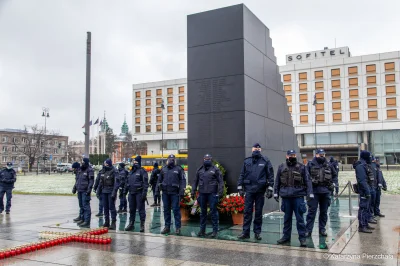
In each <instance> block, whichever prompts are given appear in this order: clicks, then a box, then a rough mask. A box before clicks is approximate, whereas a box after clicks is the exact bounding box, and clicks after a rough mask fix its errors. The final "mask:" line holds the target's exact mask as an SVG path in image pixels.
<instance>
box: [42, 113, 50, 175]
mask: <svg viewBox="0 0 400 266" xmlns="http://www.w3.org/2000/svg"><path fill="white" fill-rule="evenodd" d="M42 111H43V113H42V117H44V136H45V137H44V138H43V147H44V152H45V153H46V146H45V145H46V144H45V143H44V142H45V139H46V131H47V128H46V126H47V118H50V113H49V111H50V109H49V108H47V107H42ZM50 168H51V162H50ZM44 170H45V171H46V161H44ZM49 175H50V171H49Z"/></svg>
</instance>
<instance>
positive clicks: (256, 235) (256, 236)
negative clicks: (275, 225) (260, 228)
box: [254, 234, 262, 240]
mask: <svg viewBox="0 0 400 266" xmlns="http://www.w3.org/2000/svg"><path fill="white" fill-rule="evenodd" d="M254 238H255V239H256V240H261V239H262V237H261V235H260V234H255V235H254Z"/></svg>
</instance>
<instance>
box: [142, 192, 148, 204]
mask: <svg viewBox="0 0 400 266" xmlns="http://www.w3.org/2000/svg"><path fill="white" fill-rule="evenodd" d="M146 199H147V195H146V194H142V201H143V202H146Z"/></svg>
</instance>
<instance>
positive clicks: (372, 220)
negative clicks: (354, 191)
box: [368, 154, 379, 224]
mask: <svg viewBox="0 0 400 266" xmlns="http://www.w3.org/2000/svg"><path fill="white" fill-rule="evenodd" d="M370 168H371V170H372V173H373V175H374V176H373V180H370V182H368V184H369V185H370V187H371V188H370V192H371V199H370V202H369V212H370V214H371V215H370V217H369V220H368V223H372V224H376V223H377V220H376V219H375V218H374V217H375V203H376V190H377V189H378V187H379V186H378V166H377V165H376V161H375V157H374V156H373V155H372V154H371V164H370Z"/></svg>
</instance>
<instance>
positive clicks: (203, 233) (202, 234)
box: [197, 230, 206, 237]
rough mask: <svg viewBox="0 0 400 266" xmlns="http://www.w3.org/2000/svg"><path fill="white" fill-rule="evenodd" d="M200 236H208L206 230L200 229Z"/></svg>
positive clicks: (198, 234)
mask: <svg viewBox="0 0 400 266" xmlns="http://www.w3.org/2000/svg"><path fill="white" fill-rule="evenodd" d="M197 236H198V237H205V236H206V232H205V231H204V230H200V232H198V233H197Z"/></svg>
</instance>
